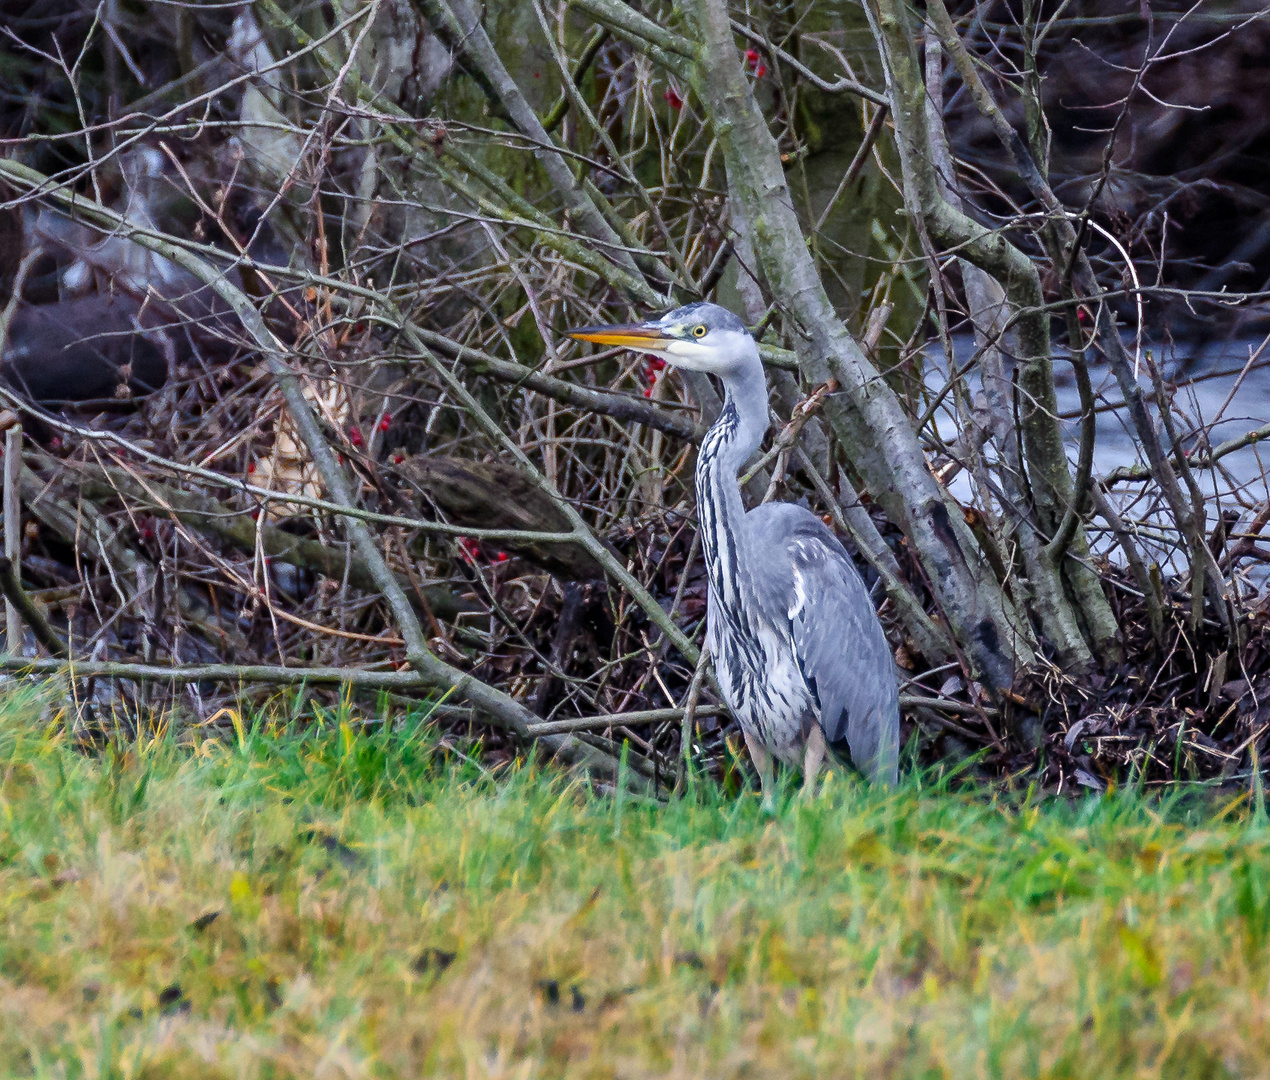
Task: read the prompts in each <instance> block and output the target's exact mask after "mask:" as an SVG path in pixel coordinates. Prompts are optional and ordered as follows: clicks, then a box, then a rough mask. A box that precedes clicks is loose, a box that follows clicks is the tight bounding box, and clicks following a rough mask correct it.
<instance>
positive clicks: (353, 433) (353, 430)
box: [348, 424, 363, 446]
mask: <svg viewBox="0 0 1270 1080" xmlns="http://www.w3.org/2000/svg"><path fill="white" fill-rule="evenodd" d="M348 441H349V442H351V443H352V444H353V445H354V446H361V445H362V441H363V440H362V429H361V428H359V427H358V426H357V425H356V424H354V425H353V426H352V427H350V428H349V429H348Z"/></svg>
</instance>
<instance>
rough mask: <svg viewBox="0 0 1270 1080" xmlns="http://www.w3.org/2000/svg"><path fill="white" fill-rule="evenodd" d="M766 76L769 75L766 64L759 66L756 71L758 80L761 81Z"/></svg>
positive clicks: (755, 75)
mask: <svg viewBox="0 0 1270 1080" xmlns="http://www.w3.org/2000/svg"><path fill="white" fill-rule="evenodd" d="M766 74H767V65H766V64H759V66H758V67H756V68H755V69H754V77H755V78H756V79H761V78H762V77H763V76H764V75H766Z"/></svg>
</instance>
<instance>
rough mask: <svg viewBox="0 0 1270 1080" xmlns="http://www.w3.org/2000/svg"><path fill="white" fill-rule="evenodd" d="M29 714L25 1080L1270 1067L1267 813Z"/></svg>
mask: <svg viewBox="0 0 1270 1080" xmlns="http://www.w3.org/2000/svg"><path fill="white" fill-rule="evenodd" d="M2 708H3V712H2V716H0V1075H6V1076H8V1075H14V1076H27V1075H35V1076H72V1077H74V1076H90V1077H107V1076H129V1077H142V1076H149V1077H207V1076H233V1077H239V1076H241V1077H256V1076H260V1077H266V1076H268V1077H274V1076H297V1077H300V1076H304V1077H309V1076H318V1077H327V1076H330V1077H337V1076H346V1075H347V1076H362V1075H365V1076H403V1077H406V1076H409V1077H414V1076H426V1077H471V1078H483V1077H508V1078H511V1077H517V1078H533V1077H555V1076H569V1077H610V1076H611V1077H697V1076H709V1077H732V1076H738V1077H739V1076H749V1077H774V1078H775V1077H779V1078H790V1077H813V1076H815V1077H831V1076H859V1077H870V1078H876V1077H886V1076H905V1077H907V1076H914V1077H927V1076H930V1077H935V1076H947V1077H957V1078H959V1080H960V1078H965V1077H980V1076H983V1077H996V1076H1028V1077H1033V1076H1089V1077H1095V1076H1096V1077H1109V1076H1122V1075H1139V1074H1140V1075H1164V1076H1179V1077H1183V1076H1184V1077H1204V1076H1225V1075H1258V1074H1261V1075H1264V1074H1265V1073H1266V1071H1267V1070H1270V1025H1268V1018H1270V993H1268V984H1267V975H1268V973H1270V965H1267V957H1266V944H1267V935H1268V934H1270V830H1266V829H1264V828H1262V827H1260V826H1259V825H1258V824H1257V823H1256V821H1255V820H1251V819H1252V817H1253V815H1249V814H1247V813H1246V807H1245V806H1244V805H1243V804H1242V803H1236V804H1229V805H1228V804H1221V805H1220V806H1218V807H1216V808H1214V805H1213V804H1212V803H1211V802H1210V803H1207V804H1205V808H1204V809H1192V810H1191V811H1189V812H1188V811H1186V810H1184V808H1183V805H1182V803H1181V801H1180V800H1176V799H1175V800H1174V802H1173V803H1172V804H1171V805H1170V804H1160V803H1159V802H1156V803H1154V804H1148V803H1147V802H1145V801H1144V800H1142V799H1140V798H1137V797H1135V796H1133V795H1132V794H1119V795H1114V796H1110V797H1096V798H1095V797H1091V798H1090V799H1089V800H1087V801H1084V802H1081V803H1077V804H1067V803H1061V804H1050V803H1047V804H1045V805H1043V806H1031V805H1027V804H1026V802H1025V801H1024V800H1022V799H1020V800H1019V803H1018V804H1017V805H1015V806H1013V807H1007V806H1005V805H1003V804H1002V803H1001V802H1000V801H999V800H994V799H993V798H991V797H989V796H986V795H983V794H978V795H976V794H967V793H964V792H962V793H958V792H955V791H952V790H949V789H948V785H946V784H945V785H943V787H942V788H941V787H940V786H939V785H932V784H930V783H929V782H921V783H919V782H918V781H916V780H913V779H909V780H907V781H906V782H905V783H904V786H903V787H902V789H901V790H900V791H899V792H897V793H893V794H890V795H885V794H877V793H867V792H863V791H861V790H859V789H857V788H853V787H851V786H850V785H848V784H846V783H842V782H837V783H833V784H831V785H830V788H829V791H828V793H827V794H826V795H825V796H824V797H822V798H821V799H820V800H819V801H817V802H816V803H814V804H813V805H810V806H804V805H800V804H798V803H797V802H796V801H795V800H786V802H785V804H784V807H783V809H782V811H781V813H780V814H779V815H778V816H777V817H776V818H775V819H769V818H764V817H763V816H761V815H760V814H759V812H758V800H757V798H756V797H755V796H753V795H748V796H743V797H741V798H740V799H736V800H728V799H721V798H719V797H717V796H714V795H712V794H709V793H699V794H698V796H697V798H696V799H694V800H692V801H688V800H684V801H680V802H674V803H671V804H670V805H669V806H666V807H662V808H656V807H649V806H647V805H642V804H637V803H633V802H630V801H625V802H623V801H616V802H615V801H613V800H604V799H598V798H594V797H592V796H590V795H588V794H586V793H585V792H584V791H582V790H581V789H580V788H578V787H577V786H570V785H569V784H567V783H565V782H563V781H562V780H561V779H559V778H558V777H556V776H554V775H552V774H544V773H543V772H541V771H535V770H533V769H530V768H521V769H506V770H503V771H500V772H499V773H497V774H496V775H494V776H490V775H487V774H486V773H484V772H483V771H482V770H481V769H480V767H479V766H477V765H475V764H474V763H472V762H470V761H463V760H461V759H459V758H457V757H455V756H453V755H447V754H445V753H444V752H442V751H440V750H438V748H437V747H436V744H435V737H434V735H433V734H432V733H431V732H430V731H429V730H428V729H427V728H426V727H425V726H423V725H420V724H407V725H406V726H405V729H404V730H400V731H397V732H394V733H388V734H369V735H355V734H354V733H353V732H352V731H351V730H350V728H349V727H348V726H347V725H344V726H341V725H340V724H339V722H338V717H335V718H332V719H331V721H330V722H329V723H328V724H327V725H326V726H325V727H323V728H322V729H320V730H313V731H310V732H309V733H308V734H306V735H304V736H299V735H296V734H294V733H292V734H288V733H286V732H284V731H273V732H270V731H266V730H264V729H263V725H261V726H259V727H258V729H257V730H255V731H251V730H245V729H240V734H239V737H238V739H237V740H235V741H234V742H233V743H231V744H225V743H218V742H213V741H211V740H208V741H204V742H201V743H200V742H198V741H197V740H196V741H195V743H194V745H193V746H189V745H185V746H178V745H174V744H173V743H172V742H171V741H169V740H158V741H155V742H151V743H147V744H141V743H134V744H131V745H127V746H118V747H114V748H108V749H106V750H104V751H103V752H101V753H100V754H98V755H97V756H92V757H90V756H86V755H84V754H82V753H80V752H78V751H76V750H74V749H73V748H72V747H70V746H69V745H68V742H67V740H66V738H65V737H64V736H62V735H59V734H57V733H56V732H55V731H53V732H50V731H49V730H48V728H47V727H46V726H45V725H41V724H40V723H39V722H38V719H37V718H38V702H37V701H36V700H35V699H34V698H30V697H28V698H23V699H12V698H11V699H9V700H8V702H7V704H5V705H4V706H3V707H2ZM1191 804H1192V806H1193V807H1199V806H1200V805H1201V804H1200V802H1199V801H1198V800H1195V799H1192V800H1191Z"/></svg>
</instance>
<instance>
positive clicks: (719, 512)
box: [696, 355, 767, 605]
mask: <svg viewBox="0 0 1270 1080" xmlns="http://www.w3.org/2000/svg"><path fill="white" fill-rule="evenodd" d="M722 382H723V389H724V391H725V395H726V396H725V397H724V401H723V411H722V412H721V413H720V414H719V419H718V420H716V421H715V422H714V423H713V424H712V425H711V427H710V430H709V431H707V432H706V434H705V438H703V439H702V440H701V449H700V451H699V452H698V454H697V472H696V477H697V514H698V518H699V522H700V528H701V544H702V550H703V552H704V554H705V559H706V570H707V573H708V574H709V577H710V584H711V587H712V588H713V590H714V595H715V596H716V598H717V599H718V600H720V601H721V602H722V603H724V604H725V605H730V604H731V602H732V601H733V599H734V597H733V595H732V590H733V589H734V588H735V580H736V569H735V566H734V565H732V564H733V560H735V558H736V556H737V554H738V552H739V551H740V549H741V548H742V546H743V545H744V543H745V535H744V530H742V529H741V527H740V526H741V518H742V517H744V516H745V507H744V505H743V504H742V502H741V486H740V484H738V483H737V479H736V474H737V473H738V472H739V471H740V469H741V467H742V466H743V465H744V464H745V462H746V461H747V460H748V459H749V456H750V455H751V454H752V453H754V451H755V450H757V449H758V446H759V443H761V442H762V441H763V435H764V433H765V432H766V431H767V381H766V379H765V378H764V376H763V365H762V364H761V363H760V362H759V359H758V356H757V355H755V357H754V358H753V361H748V360H747V361H746V362H745V363H743V364H741V365H739V366H738V367H737V368H735V369H734V370H733V371H731V372H729V373H728V374H727V375H724V376H722Z"/></svg>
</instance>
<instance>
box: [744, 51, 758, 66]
mask: <svg viewBox="0 0 1270 1080" xmlns="http://www.w3.org/2000/svg"><path fill="white" fill-rule="evenodd" d="M745 62H746V63H747V64H749V65H750V67H753V66H754V65H755V64H757V63H758V49H746V50H745Z"/></svg>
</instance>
